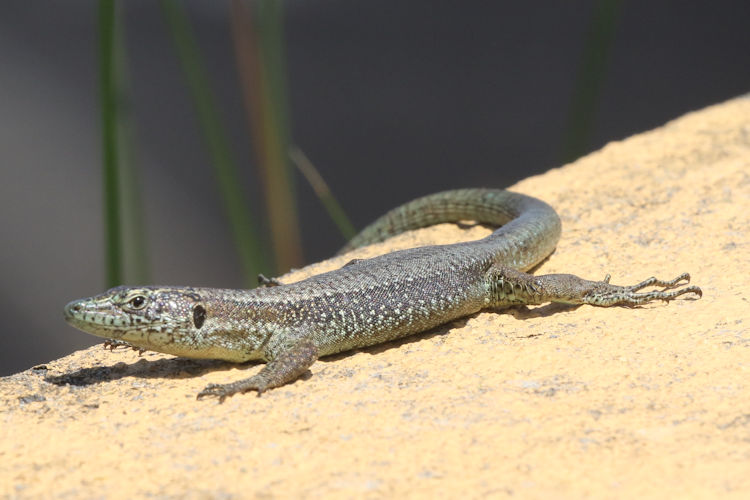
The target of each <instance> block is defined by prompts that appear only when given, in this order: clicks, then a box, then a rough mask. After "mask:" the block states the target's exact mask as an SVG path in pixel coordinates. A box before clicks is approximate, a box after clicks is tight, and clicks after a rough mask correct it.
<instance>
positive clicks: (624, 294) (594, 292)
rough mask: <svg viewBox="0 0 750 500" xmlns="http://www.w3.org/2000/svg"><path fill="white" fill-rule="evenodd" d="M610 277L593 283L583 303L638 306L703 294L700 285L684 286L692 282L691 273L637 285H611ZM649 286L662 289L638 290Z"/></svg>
mask: <svg viewBox="0 0 750 500" xmlns="http://www.w3.org/2000/svg"><path fill="white" fill-rule="evenodd" d="M609 279H610V275H609V274H608V275H607V276H606V277H605V278H604V280H603V281H600V282H598V283H597V282H594V283H592V285H591V287H590V289H589V290H588V291H587V293H586V294H585V295H584V297H583V303H584V304H591V305H594V306H603V307H608V306H613V305H625V306H637V305H640V304H645V303H647V302H651V301H654V300H663V301H665V302H669V301H670V300H673V299H675V298H676V297H679V296H680V295H684V294H687V293H692V294H694V295H697V296H698V297H702V296H703V291H702V290H701V289H700V287H697V286H683V285H687V284H688V283H690V275H689V274H688V273H683V274H681V275H679V276H677V277H676V278H674V279H671V280H666V281H665V280H660V279H658V278H655V277H651V278H648V279H647V280H644V281H642V282H640V283H638V284H637V285H631V286H617V285H610V284H609ZM647 286H658V287H662V289H661V290H655V291H652V292H638V290H641V289H643V288H645V287H647ZM679 287H683V288H679ZM673 289H676V290H673ZM668 290H669V291H668Z"/></svg>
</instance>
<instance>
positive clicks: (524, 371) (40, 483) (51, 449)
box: [0, 98, 750, 498]
mask: <svg viewBox="0 0 750 500" xmlns="http://www.w3.org/2000/svg"><path fill="white" fill-rule="evenodd" d="M456 187H460V186H456ZM513 189H515V190H517V191H520V192H524V193H528V194H531V195H534V196H537V197H540V198H542V199H544V200H546V201H547V202H549V203H550V204H551V205H552V206H554V207H555V208H556V209H557V210H558V211H559V213H560V215H561V217H562V220H563V236H562V240H561V241H560V243H559V245H558V247H557V251H556V252H555V253H554V254H553V255H552V257H551V258H550V259H549V260H548V261H546V262H545V263H544V264H543V265H542V267H541V268H540V269H539V270H538V271H537V272H538V273H548V272H570V273H575V274H579V275H581V276H584V277H587V278H592V279H600V278H602V277H603V276H604V275H605V274H606V273H611V274H612V281H613V282H614V283H618V284H632V283H635V282H637V281H640V280H642V279H645V278H647V277H649V276H651V275H657V276H659V277H663V278H671V277H673V276H675V275H677V274H679V273H681V272H684V271H689V272H690V273H691V274H692V276H693V283H694V284H697V285H700V286H701V287H702V288H703V291H704V296H703V298H702V299H701V300H692V299H680V300H676V301H674V302H672V303H670V304H669V305H666V304H662V303H657V304H650V305H647V306H644V307H639V308H634V309H627V308H594V307H580V308H577V309H576V308H573V309H571V308H566V307H560V306H549V305H548V306H541V307H534V308H528V309H514V310H506V311H500V312H483V313H480V314H477V315H475V316H473V317H470V318H468V319H464V320H461V321H456V322H454V323H452V324H450V325H447V326H444V327H442V328H439V329H437V330H435V331H432V332H429V333H426V334H423V335H418V336H414V337H412V338H409V339H407V340H405V341H402V342H396V343H391V344H388V345H384V346H378V347H375V348H371V349H367V350H362V351H357V352H354V353H350V354H349V355H341V356H337V357H334V358H327V359H324V360H322V361H319V362H317V363H316V364H315V365H314V366H313V367H312V370H311V372H312V376H311V377H309V378H308V379H307V380H300V381H297V382H296V383H294V384H291V385H289V386H286V387H283V388H281V389H277V390H274V391H272V392H270V393H267V394H264V395H263V396H262V397H260V398H258V397H255V396H254V395H244V396H235V397H233V398H231V399H229V400H227V401H226V402H225V403H224V404H221V405H220V404H217V403H216V401H213V400H202V401H196V399H195V395H196V393H197V392H198V391H199V390H201V389H202V388H203V387H204V386H205V385H206V384H207V383H210V382H227V381H231V380H236V379H239V378H243V377H246V376H248V375H249V374H251V373H255V372H256V371H257V370H259V369H260V367H259V366H256V365H249V366H248V365H246V366H236V365H231V364H226V363H220V362H212V361H191V360H185V359H176V358H173V357H171V356H166V355H161V354H153V353H147V354H144V355H143V356H142V357H140V358H139V357H138V355H137V354H135V353H133V352H121V351H116V352H114V353H111V352H108V351H105V350H104V349H102V347H101V346H96V347H94V348H91V349H88V350H85V351H80V352H75V353H72V354H71V355H69V356H67V357H65V358H62V359H59V360H54V361H51V362H49V363H47V364H46V365H45V366H44V367H37V368H34V369H30V370H27V371H25V372H22V373H19V374H16V375H12V376H9V377H5V378H3V379H0V398H2V406H1V409H0V411H1V412H2V425H0V457H1V459H2V460H1V461H2V466H1V467H0V496H2V497H10V498H14V497H19V498H26V497H43V496H44V497H47V496H56V497H64V498H65V497H67V498H98V497H107V498H124V497H130V496H131V495H138V496H146V495H150V496H156V497H180V498H182V497H186V498H217V497H219V498H233V497H251V498H252V497H261V498H266V497H268V498H275V497H280V498H283V497H296V498H313V497H321V496H325V498H351V497H364V498H380V497H393V496H398V497H402V496H406V497H417V496H423V495H424V496H427V495H431V496H433V495H438V496H442V497H453V498H456V497H463V498H465V497H469V498H475V497H483V496H492V497H505V496H515V497H522V498H526V497H530V498H540V497H548V498H549V497H557V498H566V497H567V498H581V497H600V498H601V497H607V498H634V497H650V498H657V497H658V498H664V497H672V498H676V497H682V498H689V497H697V498H701V497H702V498H709V497H716V496H719V495H721V496H723V497H738V498H739V497H745V498H748V497H750V383H749V381H748V377H749V376H750V303H749V302H748V298H747V294H748V292H747V286H746V285H747V281H748V276H750V238H749V237H748V228H749V227H750V99H748V98H739V99H735V100H733V101H730V102H727V103H724V104H721V105H717V106H713V107H710V108H707V109H705V110H702V111H699V112H695V113H690V114H688V115H686V116H684V117H682V118H680V119H677V120H675V121H673V122H670V123H668V124H666V125H665V126H664V127H661V128H659V129H656V130H654V131H651V132H647V133H643V134H640V135H637V136H634V137H631V138H629V139H627V140H625V141H622V142H616V143H612V144H609V145H607V146H606V147H605V148H603V149H602V150H601V151H599V152H596V153H594V154H591V155H589V156H587V157H585V158H583V159H581V160H579V161H577V162H576V163H574V164H571V165H568V166H566V167H564V168H561V169H556V170H552V171H550V172H548V173H546V174H545V175H542V176H538V177H534V178H530V179H526V180H524V181H523V182H521V183H519V184H517V185H516V186H513ZM420 194H426V193H414V195H415V196H417V195H420ZM389 208H391V207H383V210H384V211H385V210H386V209H389ZM486 232H487V230H486V229H485V228H479V227H474V228H471V229H468V230H465V229H461V228H458V227H457V226H455V225H443V226H439V227H436V228H431V229H428V230H423V231H420V232H417V233H411V234H408V235H404V236H403V237H401V238H400V239H399V240H398V241H397V242H394V241H390V242H386V244H383V245H380V246H378V247H377V248H371V249H366V250H365V251H363V252H360V255H359V256H360V257H362V256H365V255H367V256H369V255H373V254H374V253H373V252H381V253H382V252H386V251H389V250H390V249H392V248H394V247H395V246H396V245H397V244H398V245H400V246H409V245H416V244H426V243H431V242H450V241H456V240H458V239H460V238H464V239H472V238H477V237H480V236H481V235H483V234H486ZM351 258H352V255H351V254H350V255H349V256H346V257H344V258H339V259H336V260H332V261H329V262H326V263H322V264H319V265H316V266H311V267H309V268H307V269H305V270H302V271H299V272H296V273H294V274H291V275H289V276H286V277H285V278H284V279H285V280H286V281H294V280H297V279H301V278H303V277H305V276H307V275H309V274H312V273H316V272H321V271H323V270H326V269H330V268H334V267H337V266H340V265H342V264H343V263H344V262H345V261H348V260H349V259H351ZM61 306H62V304H61ZM60 335H76V333H74V332H73V331H72V330H70V329H69V328H68V327H67V326H66V325H65V324H64V323H63V322H62V320H61V321H60Z"/></svg>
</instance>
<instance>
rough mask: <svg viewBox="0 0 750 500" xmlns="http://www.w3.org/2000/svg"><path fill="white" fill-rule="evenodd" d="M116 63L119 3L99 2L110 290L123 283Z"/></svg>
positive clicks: (104, 174) (112, 1)
mask: <svg viewBox="0 0 750 500" xmlns="http://www.w3.org/2000/svg"><path fill="white" fill-rule="evenodd" d="M116 61H117V58H116V54H115V2H114V0H99V98H100V105H101V113H102V114H101V120H102V154H103V158H102V179H103V182H104V185H103V188H104V232H105V262H106V280H107V286H108V287H112V286H116V285H119V284H121V283H122V228H121V227H120V189H119V174H118V161H117V160H118V150H117V87H116V85H117V79H116Z"/></svg>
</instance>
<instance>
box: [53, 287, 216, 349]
mask: <svg viewBox="0 0 750 500" xmlns="http://www.w3.org/2000/svg"><path fill="white" fill-rule="evenodd" d="M65 320H66V321H67V322H68V323H69V324H70V325H72V326H74V327H76V328H78V329H79V330H83V331H84V332H86V333H90V334H92V335H96V336H98V337H104V338H107V339H116V340H120V341H124V342H127V343H129V344H131V345H133V346H135V347H139V348H142V349H148V350H154V351H160V352H170V350H169V347H168V346H169V345H172V344H177V345H183V344H184V343H185V342H186V341H187V339H188V338H192V337H195V334H196V332H197V331H198V330H200V328H201V327H202V326H203V323H204V321H205V320H206V308H205V306H204V304H203V301H202V300H201V296H200V293H199V290H197V289H193V288H159V287H128V286H119V287H116V288H112V289H110V290H108V291H106V292H104V293H102V294H100V295H95V296H93V297H88V298H85V299H80V300H74V301H73V302H70V303H69V304H68V305H66V306H65Z"/></svg>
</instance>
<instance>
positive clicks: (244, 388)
mask: <svg viewBox="0 0 750 500" xmlns="http://www.w3.org/2000/svg"><path fill="white" fill-rule="evenodd" d="M266 389H268V384H267V383H265V382H264V381H263V380H258V379H257V378H256V377H250V378H247V379H245V380H240V381H238V382H233V383H231V384H208V385H207V386H206V387H205V388H204V389H203V390H202V391H201V392H199V393H198V396H196V399H203V398H204V397H206V396H213V397H217V398H219V403H223V402H224V400H225V399H227V398H228V397H229V396H234V395H235V394H237V393H238V392H248V391H258V396H260V395H261V394H262V393H263V392H264V391H265V390H266Z"/></svg>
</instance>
